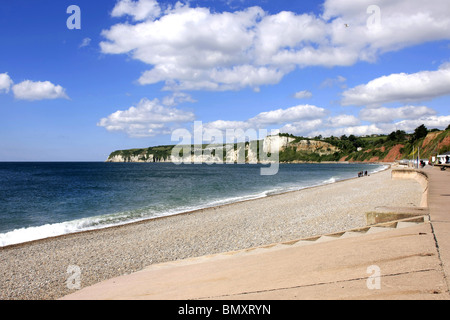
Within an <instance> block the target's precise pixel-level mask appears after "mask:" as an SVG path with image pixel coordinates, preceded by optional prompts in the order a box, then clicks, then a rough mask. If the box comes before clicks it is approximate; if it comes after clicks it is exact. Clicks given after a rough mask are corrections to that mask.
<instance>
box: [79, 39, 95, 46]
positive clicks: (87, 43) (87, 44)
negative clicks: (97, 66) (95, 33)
mask: <svg viewBox="0 0 450 320" xmlns="http://www.w3.org/2000/svg"><path fill="white" fill-rule="evenodd" d="M91 41H92V39H91V38H84V39H83V41H81V43H80V45H79V46H78V47H79V48H84V47H87V46H89V45H90V44H91Z"/></svg>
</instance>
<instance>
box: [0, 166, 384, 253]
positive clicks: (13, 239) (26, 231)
mask: <svg viewBox="0 0 450 320" xmlns="http://www.w3.org/2000/svg"><path fill="white" fill-rule="evenodd" d="M388 167H389V166H387V165H386V166H380V167H377V168H376V169H375V170H373V171H372V173H376V172H379V171H383V170H385V169H387V168H388ZM342 179H343V178H342ZM339 180H341V178H339V177H335V176H333V177H331V178H329V179H326V180H322V181H317V182H315V183H314V182H311V181H310V183H309V184H307V185H288V186H284V187H277V188H273V189H269V190H265V191H261V192H257V193H254V194H249V195H244V196H236V197H228V198H225V199H217V200H213V201H210V202H208V203H203V204H199V205H197V206H184V207H183V206H180V207H177V208H173V209H170V210H161V211H159V212H155V211H152V212H150V211H149V210H146V209H141V210H135V211H127V212H121V213H116V214H111V215H103V216H96V217H88V218H83V219H78V220H73V221H67V222H61V223H54V224H46V225H42V226H36V227H28V228H21V229H16V230H12V231H9V232H6V233H1V234H0V247H5V246H9V245H14V244H19V243H24V242H30V241H34V240H40V239H45V238H50V237H57V236H61V235H66V234H71V233H76V232H81V231H88V230H95V229H104V228H108V227H113V226H118V225H124V224H129V223H133V222H138V221H142V220H149V219H154V218H158V217H164V216H171V215H176V214H181V213H184V212H189V211H194V210H199V209H205V208H210V207H215V206H220V205H225V204H231V203H236V202H241V201H247V200H253V199H258V198H264V197H267V196H269V195H274V194H280V193H284V192H288V191H296V190H301V189H304V188H308V187H315V186H320V185H326V184H331V183H335V182H337V181H339Z"/></svg>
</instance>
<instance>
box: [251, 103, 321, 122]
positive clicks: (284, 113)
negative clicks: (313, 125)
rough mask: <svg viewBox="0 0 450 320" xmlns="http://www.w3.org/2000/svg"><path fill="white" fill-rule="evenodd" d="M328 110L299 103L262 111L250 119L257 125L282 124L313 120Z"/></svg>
mask: <svg viewBox="0 0 450 320" xmlns="http://www.w3.org/2000/svg"><path fill="white" fill-rule="evenodd" d="M327 113H328V112H327V111H326V110H325V109H323V108H319V107H316V106H313V105H299V106H295V107H291V108H288V109H278V110H273V111H268V112H262V113H260V114H258V115H257V116H256V117H254V118H252V119H250V120H248V121H249V122H250V123H252V124H254V125H255V126H257V127H263V126H270V125H280V124H284V123H286V122H295V121H304V120H312V119H317V118H322V117H324V116H326V115H327Z"/></svg>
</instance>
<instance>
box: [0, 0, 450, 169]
mask: <svg viewBox="0 0 450 320" xmlns="http://www.w3.org/2000/svg"><path fill="white" fill-rule="evenodd" d="M70 5H77V6H78V7H79V8H80V10H81V14H80V17H81V29H69V28H68V27H67V24H66V22H67V19H68V18H69V17H71V14H70V13H67V12H66V11H67V8H68V7H69V6H70ZM368 9H370V10H368ZM0 39H1V42H0V43H1V44H0V45H1V50H0V137H1V139H0V161H49V160H50V161H103V160H105V159H106V158H107V156H108V155H109V153H110V152H112V151H114V150H117V149H128V148H140V147H149V146H155V145H164V144H173V143H175V142H172V141H171V133H172V132H173V131H174V130H175V129H177V128H187V129H191V128H192V125H193V123H194V121H202V122H203V126H204V128H205V129H215V130H222V131H223V130H226V129H243V130H250V129H254V130H258V129H276V130H279V131H281V132H288V133H292V134H296V135H302V136H316V135H318V134H321V135H324V136H329V135H335V136H340V135H342V134H347V135H349V134H356V135H365V134H373V133H390V132H391V131H393V130H397V129H402V130H405V131H408V132H410V131H412V130H414V128H416V127H417V126H418V125H420V124H422V123H424V124H425V125H426V126H427V127H429V128H440V129H443V128H445V127H447V126H448V124H450V112H449V107H448V106H449V105H450V59H449V58H450V55H449V54H450V8H449V6H448V5H446V4H445V3H443V2H442V1H438V0H429V1H426V2H423V1H418V0H408V1H406V0H403V1H400V0H389V1H386V0H370V1H368V0H360V1H353V2H352V1H346V0H326V1H325V0H324V1H291V0H290V1H287V0H282V1H280V0H278V1H273V0H266V1H256V0H228V1H225V0H224V1H206V0H198V1H190V2H176V1H156V0H139V1H137V0H120V1H119V0H96V1H86V0H70V1H65V0H59V1H56V0H14V1H13V0H5V1H2V2H1V4H0Z"/></svg>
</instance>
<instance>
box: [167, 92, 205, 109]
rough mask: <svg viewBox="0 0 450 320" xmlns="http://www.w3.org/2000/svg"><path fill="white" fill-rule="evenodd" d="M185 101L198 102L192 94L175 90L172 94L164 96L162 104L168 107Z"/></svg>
mask: <svg viewBox="0 0 450 320" xmlns="http://www.w3.org/2000/svg"><path fill="white" fill-rule="evenodd" d="M183 102H197V101H196V100H194V99H193V98H192V96H191V95H189V94H187V93H184V92H174V93H173V94H172V95H170V96H166V97H164V98H163V101H162V104H163V105H165V106H168V107H174V106H176V105H179V104H180V103H183Z"/></svg>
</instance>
